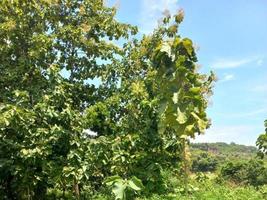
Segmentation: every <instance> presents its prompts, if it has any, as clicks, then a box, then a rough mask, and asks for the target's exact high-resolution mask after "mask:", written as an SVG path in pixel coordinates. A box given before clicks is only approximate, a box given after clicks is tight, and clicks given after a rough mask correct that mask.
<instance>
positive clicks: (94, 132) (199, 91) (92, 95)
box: [0, 0, 267, 200]
mask: <svg viewBox="0 0 267 200" xmlns="http://www.w3.org/2000/svg"><path fill="white" fill-rule="evenodd" d="M183 19H184V11H183V10H179V11H178V12H177V13H176V14H175V15H171V14H169V13H165V14H164V15H163V18H162V21H161V23H160V24H159V26H158V27H157V28H155V30H154V31H153V33H152V34H143V35H142V37H138V36H137V35H138V27H136V26H132V25H131V24H127V23H122V22H119V21H118V20H117V18H116V9H115V8H114V7H108V6H106V5H105V3H104V2H103V0H30V1H26V0H1V1H0V199H3V200H45V199H48V200H54V199H55V200H56V199H62V200H67V199H68V200H71V199H89V200H91V199H92V200H113V199H115V200H134V199H136V200H165V199H166V200H172V199H173V200H175V199H181V200H183V199H184V200H190V199H197V200H201V199H202V200H209V199H210V200H216V199H218V200H224V199H226V200H228V199H229V200H246V199H247V200H248V199H249V200H261V199H263V200H264V199H267V161H266V157H265V155H266V154H267V120H266V121H265V122H263V124H264V125H265V130H263V131H262V134H261V133H259V137H258V140H257V142H256V144H255V147H253V146H244V145H238V144H235V143H231V144H226V143H194V142H192V139H194V138H195V137H196V136H197V135H200V134H205V131H206V129H208V128H209V127H210V126H211V124H212V119H210V118H209V117H208V116H207V108H208V106H209V102H210V98H211V96H212V94H213V88H214V85H215V84H216V75H215V73H214V72H212V71H211V72H210V73H207V74H204V73H200V72H199V70H198V63H197V62H198V60H197V55H196V49H195V46H194V44H193V42H192V40H191V39H189V38H186V37H185V38H183V37H181V36H180V34H179V28H180V26H182V21H183ZM90 80H97V81H98V82H99V84H94V83H92V82H90ZM264 131H265V132H264Z"/></svg>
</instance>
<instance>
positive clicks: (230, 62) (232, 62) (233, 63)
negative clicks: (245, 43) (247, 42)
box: [211, 57, 263, 69]
mask: <svg viewBox="0 0 267 200" xmlns="http://www.w3.org/2000/svg"><path fill="white" fill-rule="evenodd" d="M262 62H263V60H262V59H260V58H259V57H250V58H242V59H219V60H217V61H215V62H214V63H212V64H211V66H212V67H213V68H217V69H227V68H237V67H241V66H243V65H246V64H249V63H256V64H257V65H261V64H262Z"/></svg>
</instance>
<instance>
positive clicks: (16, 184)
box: [0, 0, 136, 199]
mask: <svg viewBox="0 0 267 200" xmlns="http://www.w3.org/2000/svg"><path fill="white" fill-rule="evenodd" d="M114 15H115V9H114V8H107V7H105V6H104V5H103V1H102V0H94V1H92V0H82V1H78V0H77V1H76V0H75V1H69V0H67V1H48V0H40V1H39V0H34V1H20V0H14V1H5V0H4V1H1V3H0V27H1V29H0V37H1V41H0V59H1V63H0V77H1V79H0V84H1V87H0V93H1V97H0V103H1V111H0V119H1V123H0V125H1V132H0V136H1V141H0V144H1V145H0V153H1V163H2V164H1V168H0V170H1V185H2V186H3V187H4V190H5V191H6V195H7V198H8V199H13V198H19V199H23V198H26V197H27V198H35V199H36V198H37V196H38V198H41V197H42V196H44V195H45V193H46V189H47V188H49V187H53V188H56V187H57V185H60V186H62V187H63V190H66V189H67V188H68V189H70V188H71V187H72V186H71V185H73V183H74V185H75V187H76V191H75V193H76V195H79V191H78V190H79V189H77V188H78V184H79V183H80V180H81V179H82V178H83V177H84V171H85V170H86V168H85V167H84V166H86V165H85V164H84V163H83V160H84V157H83V156H84V154H85V152H86V149H87V147H86V144H85V143H86V142H88V141H84V139H83V135H82V130H83V128H85V127H84V125H83V118H84V114H83V111H84V109H85V107H89V106H90V105H94V104H95V103H96V102H100V101H103V100H104V99H106V98H108V97H109V96H110V95H111V94H112V93H113V90H112V87H113V86H114V85H116V80H117V76H116V74H115V73H110V72H112V71H113V70H114V71H116V70H115V68H116V65H118V60H119V57H120V56H121V55H122V54H123V52H122V51H121V49H120V48H119V47H118V46H117V45H115V44H114V43H111V42H109V41H108V40H107V39H106V38H108V39H109V40H110V41H112V40H118V39H120V38H127V37H128V34H129V32H132V33H135V32H136V28H135V27H132V26H130V25H127V24H122V23H119V22H117V21H116V20H115V19H114ZM110 63H112V65H111V64H110ZM64 72H65V75H64V76H62V75H61V74H62V73H64ZM93 78H101V79H102V84H101V88H100V89H96V88H95V86H94V85H90V84H87V83H86V80H88V79H93ZM107 88H108V89H107ZM111 118H112V116H111ZM110 120H113V119H110ZM84 145H85V146H84ZM82 163H83V164H84V165H83V164H82ZM68 178H69V179H71V181H68V180H67V179H68ZM51 184H52V185H51ZM65 187H67V188H65ZM36 195H37V196H36Z"/></svg>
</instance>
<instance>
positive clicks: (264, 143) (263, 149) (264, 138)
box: [256, 120, 267, 157]
mask: <svg viewBox="0 0 267 200" xmlns="http://www.w3.org/2000/svg"><path fill="white" fill-rule="evenodd" d="M264 126H265V133H264V134H261V135H260V136H259V137H258V139H257V142H256V145H257V146H258V148H259V155H260V156H261V157H263V156H264V155H266V154H267V120H265V122H264Z"/></svg>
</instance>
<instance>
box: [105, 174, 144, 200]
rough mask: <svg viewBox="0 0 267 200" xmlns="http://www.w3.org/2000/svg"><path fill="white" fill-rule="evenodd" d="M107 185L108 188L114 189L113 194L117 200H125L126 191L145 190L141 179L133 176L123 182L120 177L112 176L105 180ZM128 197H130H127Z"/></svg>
mask: <svg viewBox="0 0 267 200" xmlns="http://www.w3.org/2000/svg"><path fill="white" fill-rule="evenodd" d="M105 183H106V184H107V185H108V186H111V187H112V192H113V194H114V195H115V199H122V200H125V199H127V198H126V191H127V190H129V189H130V190H133V191H140V190H142V188H144V186H143V184H142V182H141V180H140V179H138V178H136V177H135V176H133V177H132V178H131V179H129V180H123V179H122V178H121V177H119V176H111V177H108V178H107V179H106V180H105ZM127 196H128V195H127Z"/></svg>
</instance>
